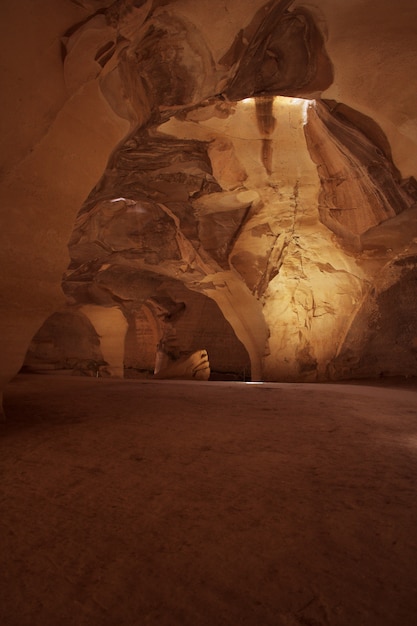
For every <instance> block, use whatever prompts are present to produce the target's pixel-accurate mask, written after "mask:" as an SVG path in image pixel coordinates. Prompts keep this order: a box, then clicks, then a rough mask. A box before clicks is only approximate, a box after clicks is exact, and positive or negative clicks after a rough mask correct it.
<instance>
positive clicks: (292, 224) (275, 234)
mask: <svg viewBox="0 0 417 626" xmlns="http://www.w3.org/2000/svg"><path fill="white" fill-rule="evenodd" d="M52 4H53V3H52V2H50V1H49V0H43V2H42V4H41V5H39V6H37V7H36V9H35V8H33V7H32V5H29V4H28V10H27V11H26V12H25V11H24V10H22V7H21V6H20V5H19V7H17V6H16V5H15V3H12V2H11V1H9V0H8V1H7V2H6V3H5V4H4V5H3V8H2V11H3V12H4V16H5V19H4V20H2V24H3V27H4V30H5V32H4V33H3V36H2V39H1V45H2V46H4V54H3V55H2V59H3V61H2V71H3V76H4V81H5V85H6V88H5V89H3V90H2V98H3V102H4V106H3V107H2V110H3V111H4V115H3V117H2V122H3V124H4V133H3V137H4V142H3V146H4V153H3V154H2V166H3V178H2V187H1V202H2V206H3V207H4V213H5V219H4V224H3V225H2V226H3V228H2V230H1V237H2V240H1V241H2V245H1V246H0V248H1V254H2V267H3V268H4V270H5V271H4V272H3V275H2V297H3V299H4V304H3V305H2V308H1V324H2V330H3V333H4V337H3V338H2V345H1V348H2V368H3V370H2V371H3V373H2V374H1V376H2V377H3V380H6V379H7V378H8V377H9V376H10V375H12V374H13V373H14V372H15V371H16V370H17V369H18V367H19V365H20V363H21V362H22V359H23V354H24V352H25V349H26V347H27V345H28V344H29V341H30V339H31V337H32V336H33V334H34V333H35V331H36V329H37V328H39V327H40V325H41V324H42V322H43V321H44V320H45V318H46V317H47V316H48V314H50V313H51V312H53V311H54V310H58V309H60V308H61V307H62V304H63V299H62V295H61V294H60V290H59V282H60V277H61V275H62V273H63V272H64V270H65V267H66V266H68V260H67V255H66V250H65V246H66V242H67V241H68V240H69V241H70V255H71V262H70V264H69V267H68V270H67V272H66V274H65V277H64V292H65V294H66V296H67V297H68V298H69V301H70V303H71V304H72V305H73V306H74V305H75V306H79V305H81V306H95V307H104V311H103V316H105V311H106V309H109V308H113V307H117V308H118V309H119V311H120V312H122V313H123V316H124V318H125V322H126V328H132V327H133V326H134V325H135V324H136V322H135V321H134V319H135V316H136V315H137V312H138V311H139V310H140V308H141V307H142V306H148V307H149V306H152V305H151V304H150V302H151V301H152V300H153V301H155V302H157V305H156V306H160V305H161V298H166V291H167V289H168V287H169V290H170V295H169V298H170V300H171V301H172V304H171V305H169V307H168V314H170V313H169V311H170V310H171V308H172V307H174V308H175V306H176V305H178V304H179V303H180V302H184V298H183V292H184V290H186V291H189V292H190V293H196V294H199V295H200V296H201V297H209V298H210V299H211V300H212V301H213V303H215V304H216V305H217V307H218V310H219V311H221V313H222V314H223V316H224V318H225V320H227V323H228V328H229V331H228V336H229V337H230V341H231V342H232V343H233V342H234V345H237V344H236V342H237V341H239V342H240V344H238V345H242V346H244V348H241V350H242V352H241V354H242V355H249V358H250V363H251V369H252V376H253V377H255V378H265V377H267V378H272V379H276V378H286V379H300V378H301V379H305V378H307V379H309V380H310V379H320V378H323V377H324V378H325V377H326V376H328V375H329V373H330V372H331V371H332V372H333V374H332V375H334V376H339V375H342V374H343V372H345V366H343V367H342V365H340V367H336V361H335V357H336V355H337V363H341V361H340V360H339V359H340V358H341V355H342V354H343V353H344V352H343V351H344V349H345V348H344V346H345V342H346V341H350V339H349V338H350V337H351V335H350V334H349V333H351V332H352V333H354V334H355V333H357V331H354V328H356V326H355V324H356V322H355V319H356V316H357V314H358V315H359V317H358V320H357V323H358V324H359V319H361V316H362V315H363V311H364V308H363V307H364V306H365V307H366V305H365V303H366V302H368V300H369V298H372V297H374V296H372V295H371V294H372V289H373V285H374V283H375V285H377V286H375V289H376V292H375V293H377V294H379V296H378V297H376V296H375V299H374V301H372V307H377V308H378V311H380V313H381V315H382V317H383V318H384V319H385V318H386V319H387V320H388V319H391V320H392V323H393V324H394V327H396V319H397V318H398V319H400V318H402V317H405V318H407V319H408V318H409V316H410V315H411V313H409V312H408V308H409V307H413V304H412V300H410V298H405V299H404V303H403V304H402V305H401V306H403V307H405V309H404V311H403V312H402V313H401V315H399V316H397V317H396V318H395V319H392V312H391V310H390V309H389V307H388V308H387V302H386V301H387V299H388V296H387V297H382V294H391V293H393V294H395V293H397V292H396V289H399V290H400V291H401V287H400V285H401V284H402V283H403V282H404V281H405V282H404V285H405V286H404V288H405V289H406V290H408V289H409V287H407V285H409V283H410V281H411V280H412V279H411V278H410V276H412V271H413V255H412V253H411V248H409V247H407V246H409V245H410V243H407V244H404V247H402V244H401V241H402V236H400V235H399V234H398V232H399V231H398V228H397V230H396V231H395V232H396V235H395V236H394V239H395V246H394V244H392V245H390V242H389V234H388V235H387V234H386V233H387V230H386V229H385V230H381V231H378V232H381V233H382V234H381V236H380V237H382V238H384V240H386V241H387V244H386V247H385V252H383V253H382V252H381V250H380V249H379V248H373V247H372V246H373V245H374V244H373V243H372V241H374V239H372V237H374V235H372V236H371V234H370V233H371V232H373V231H372V229H374V228H376V229H378V228H381V229H382V226H379V225H380V224H383V223H384V221H385V220H386V221H387V222H388V224H391V223H393V224H394V225H395V224H398V222H397V221H396V220H397V219H398V218H399V217H400V216H402V215H403V214H404V215H406V216H409V217H410V228H409V229H407V227H406V226H405V225H404V224H405V223H406V218H404V220H403V221H402V227H401V229H402V230H405V231H406V230H412V228H411V225H412V224H413V223H414V214H413V212H412V207H413V203H414V202H415V199H416V185H415V182H414V180H413V179H412V178H410V176H413V175H416V174H417V170H416V169H415V163H416V162H417V161H416V154H417V135H416V128H417V118H416V112H415V106H414V90H415V85H414V83H413V80H412V79H411V78H410V77H411V76H414V66H415V58H416V55H417V38H416V37H415V24H416V19H415V17H416V11H417V8H416V6H415V3H414V2H413V1H412V0H401V2H400V3H399V4H398V10H396V11H395V12H394V11H393V9H392V5H391V3H388V2H386V1H385V0H384V1H383V2H381V3H379V6H378V12H377V14H376V12H375V9H374V5H373V3H371V2H370V0H367V1H363V0H361V1H359V0H353V1H351V2H346V0H336V1H335V0H314V1H313V2H309V3H308V4H307V3H303V2H302V1H301V0H296V1H294V2H289V1H282V2H278V1H277V2H269V3H264V2H263V1H261V0H256V1H255V2H253V1H249V0H239V1H237V0H228V2H224V1H222V0H216V2H208V1H206V0H204V1H202V2H199V3H195V2H190V1H189V0H176V2H170V1H169V0H160V1H156V0H155V1H154V2H152V1H151V0H148V1H147V2H133V1H130V0H123V1H121V0H117V1H115V2H109V1H103V2H100V1H97V2H95V1H93V0H88V1H87V0H85V1H80V2H78V1H77V2H70V1H69V0H65V1H64V2H63V4H62V7H60V11H59V13H58V14H57V11H56V10H55V5H54V7H52ZM51 7H52V8H51ZM12 33H13V41H12ZM16 33H18V34H17V35H15V34H16ZM16 36H17V38H18V39H17V40H16V38H15V37H16ZM16 47H17V48H18V49H19V50H20V54H19V55H15V54H12V52H11V51H12V50H14V49H16ZM282 95H289V96H292V97H299V96H303V97H305V98H308V99H314V100H315V101H316V103H317V104H316V105H315V106H311V107H309V110H308V111H307V110H306V107H305V106H303V105H302V103H301V104H300V105H299V106H298V105H297V106H298V108H297V106H295V102H293V105H294V106H293V105H291V106H290V105H289V104H285V103H284V102H283V101H279V100H278V99H277V98H276V97H277V96H282ZM252 96H256V98H255V100H250V101H246V99H247V98H250V97H252ZM274 98H275V99H274ZM322 99H323V101H322V102H321V100H322ZM238 101H239V102H238ZM278 102H280V104H279V105H278ZM306 115H307V117H308V120H309V121H308V124H307V126H305V127H304V126H303V125H304V123H305V121H306V118H305V116H306ZM303 130H305V131H306V135H307V147H306V143H305V140H304V132H303ZM106 162H107V166H106ZM103 172H104V174H103ZM97 181H98V182H97ZM120 198H122V199H120ZM80 207H82V208H81V211H80V212H79V215H78V217H77V220H76V224H75V228H73V221H74V217H75V215H76V213H77V211H78V209H79V208H80ZM401 229H400V230H401ZM71 231H72V234H71ZM384 233H385V234H384ZM375 236H376V237H377V238H378V235H375ZM397 257H398V258H397ZM405 258H406V259H407V262H406V263H407V268H408V270H409V271H410V272H411V274H409V273H407V272H405V270H403V271H401V272H400V271H399V270H398V262H399V263H400V264H401V263H405V261H404V259H405ZM401 267H402V266H401ZM392 268H396V269H395V271H394V270H392ZM392 276H395V280H394V279H392ZM391 279H392V280H394V282H391ZM384 281H385V282H384ZM395 285H398V287H396V286H395ZM176 290H177V292H176ZM180 291H181V298H180V297H179V293H180ZM176 293H177V295H176ZM407 293H408V291H407ZM158 298H159V303H158ZM400 301H401V299H400ZM165 304H166V303H165ZM165 304H162V307H164V306H165ZM185 304H186V307H187V303H185ZM153 306H155V305H153ZM191 306H192V304H191V300H190V302H189V303H188V310H189V309H190V307H191ZM369 306H371V304H369ZM148 310H151V309H148ZM155 310H156V309H155ZM186 310H187V308H186ZM216 310H217V309H216ZM152 314H153V315H154V313H152ZM164 315H165V317H166V315H167V313H164ZM410 319H411V318H410ZM387 323H388V322H387ZM410 323H411V322H410ZM164 324H165V326H164V325H163V326H161V327H160V329H159V340H160V338H161V336H163V335H164V332H165V331H166V332H167V333H169V332H170V331H169V328H168V329H167V328H165V327H166V324H167V322H166V321H164ZM350 329H351V330H350ZM398 332H399V333H400V334H401V332H400V330H398ZM393 333H394V335H395V331H393ZM185 334H186V333H185ZM119 335H120V341H121V343H122V346H121V347H119V348H118V350H117V351H116V352H117V353H118V356H117V358H116V361H117V366H115V367H116V369H118V370H119V371H120V368H121V365H120V364H122V365H123V361H124V360H125V357H123V352H124V349H123V344H124V339H123V337H122V335H123V333H122V332H120V333H119ZM394 335H393V336H394ZM355 336H356V335H355ZM233 337H234V338H236V337H237V339H233ZM355 341H356V340H355ZM375 341H376V340H375ZM375 341H374V342H373V343H372V347H371V346H370V344H369V342H368V343H367V347H366V350H365V348H364V350H362V352H363V354H362V357H361V358H363V359H365V361H364V362H362V361H361V363H362V364H361V372H363V373H364V372H366V371H367V370H366V367H367V366H366V362H367V360H368V361H369V371H370V372H371V371H373V361H374V358H373V352H375V350H376V351H378V350H379V348H378V349H377V348H376V347H375V346H376V344H375ZM381 341H382V338H381ZM393 341H394V342H395V339H393ZM187 342H188V343H192V342H190V341H188V340H187V341H185V343H187ZM400 344H401V345H402V346H403V351H405V352H406V353H407V356H406V358H404V359H402V360H401V359H400V357H399V356H397V357H396V367H394V368H391V369H393V370H395V371H397V369H398V367H400V364H401V361H402V362H403V363H404V368H405V369H407V372H408V373H410V372H412V373H415V362H414V361H413V358H412V355H413V354H414V353H413V352H412V350H411V348H410V346H409V345H408V343H407V341H405V340H404V341H402V343H401V341H400ZM200 345H205V344H200ZM228 345H232V344H231V343H229V344H228ZM355 346H356V347H355V350H356V351H357V350H359V347H358V346H359V343H358V341H356V343H355ZM371 348H372V349H371ZM346 349H347V344H346ZM146 350H148V351H150V347H149V346H148V347H147V348H146ZM176 350H177V351H181V346H176ZM225 350H227V348H225ZM394 352H395V351H394ZM382 353H383V351H382V352H381V354H382ZM392 354H394V353H392ZM395 354H396V353H395ZM366 355H367V356H366ZM132 358H133V357H132V355H131V354H130V356H129V359H132ZM149 358H150V357H147V359H148V361H149ZM378 358H380V360H381V359H382V356H381V357H378ZM384 358H385V357H384ZM245 359H247V356H245ZM405 364H407V365H405ZM230 366H231V364H230ZM245 367H246V366H245ZM227 368H229V365H228V366H227ZM410 368H411V369H410ZM232 369H233V368H232ZM379 369H384V370H385V369H389V368H382V365H381V368H379ZM349 371H350V370H349ZM351 374H352V375H354V372H353V370H352V371H351ZM343 375H344V374H343Z"/></svg>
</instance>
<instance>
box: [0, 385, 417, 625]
mask: <svg viewBox="0 0 417 626" xmlns="http://www.w3.org/2000/svg"><path fill="white" fill-rule="evenodd" d="M5 408H6V410H7V412H8V422H7V423H6V424H5V425H2V426H1V435H2V436H1V458H0V473H1V487H0V507H1V514H0V524H1V525H0V554H1V571H0V596H1V597H0V623H1V625H2V626H70V625H71V626H84V625H89V626H90V625H91V626H145V625H148V624H150V625H152V626H223V625H224V626H245V625H248V626H249V625H250V626H269V625H271V626H272V625H273V626H281V625H282V626H300V625H301V626H306V625H307V626H319V625H323V626H324V625H325V626H388V625H390V626H416V624H417V497H416V496H417V485H416V480H417V392H416V391H415V390H407V389H388V388H372V387H367V386H349V385H348V386H341V385H320V386H313V385H304V384H297V385H284V384H274V385H273V384H265V385H260V384H259V385H257V384H255V385H245V384H243V383H215V382H209V383H180V382H154V381H115V380H109V379H87V378H76V377H58V376H33V375H32V376H30V375H26V376H20V377H18V378H17V379H16V380H15V381H14V382H12V383H11V384H10V385H9V387H8V390H7V393H6V399H5Z"/></svg>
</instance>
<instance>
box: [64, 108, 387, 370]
mask: <svg viewBox="0 0 417 626" xmlns="http://www.w3.org/2000/svg"><path fill="white" fill-rule="evenodd" d="M316 106H317V105H316V103H314V102H309V101H307V100H303V99H296V98H292V99H288V98H279V97H277V98H270V97H269V98H268V97H263V99H262V100H261V101H260V102H259V101H257V100H256V99H245V100H244V101H241V102H236V103H225V102H224V101H222V100H213V101H211V102H209V103H207V104H205V105H202V106H200V107H197V108H195V107H192V108H191V109H190V110H189V111H182V112H181V114H180V115H175V116H170V117H169V119H168V120H167V121H165V122H163V123H161V124H158V125H154V126H152V127H148V128H147V130H146V132H144V131H143V130H142V129H141V130H139V131H138V133H137V134H136V135H134V136H132V137H131V138H130V139H129V140H128V142H127V143H126V144H125V145H124V146H122V147H121V148H120V150H119V151H118V152H117V153H115V155H114V156H113V157H112V159H111V161H110V163H109V168H108V169H107V172H106V175H105V176H104V177H103V179H102V180H101V181H100V183H99V184H98V185H97V187H96V189H95V190H94V191H93V192H92V193H91V195H90V197H89V198H88V200H87V202H86V204H85V205H84V207H83V208H82V210H81V212H80V215H79V217H78V220H77V222H76V227H75V229H74V233H73V236H72V238H71V241H70V252H71V256H72V259H73V261H72V265H71V268H70V270H69V271H68V272H67V274H66V276H65V280H64V290H65V292H66V293H67V295H68V296H70V297H71V298H72V299H74V300H75V301H76V302H78V303H80V302H94V303H95V304H101V305H103V306H109V305H110V304H112V303H114V302H116V301H117V302H118V303H119V305H120V306H122V309H123V310H124V311H125V313H126V315H127V316H129V315H131V311H132V310H134V309H140V307H141V306H142V305H143V304H144V305H145V306H147V305H146V303H147V302H149V301H152V299H155V298H156V300H157V301H158V297H161V294H164V293H166V290H167V289H168V288H169V290H170V298H171V301H172V303H175V302H177V303H178V302H179V301H180V302H185V301H187V297H186V296H185V295H184V294H186V292H187V289H188V290H189V291H191V293H192V292H199V293H200V294H204V295H205V296H207V297H209V298H210V299H212V300H214V301H215V302H216V303H217V305H218V307H219V309H220V311H221V312H222V313H223V315H224V318H225V319H226V320H227V321H228V322H229V324H230V326H231V328H232V329H233V331H234V334H235V335H236V337H237V338H238V339H239V340H240V342H241V343H242V344H243V345H244V346H245V347H246V350H247V352H248V353H249V355H250V358H251V367H252V375H253V376H254V377H256V378H262V379H270V380H282V379H284V380H322V379H325V378H326V377H327V376H328V367H329V364H330V363H332V361H333V360H334V358H335V356H336V353H337V350H338V347H339V345H340V343H341V341H342V339H343V338H344V336H345V334H346V332H347V331H348V328H349V324H350V323H351V319H352V316H354V314H355V312H356V311H357V310H358V308H359V306H360V304H361V302H362V299H363V295H364V293H365V292H366V290H367V276H366V274H365V273H364V271H363V269H362V268H361V267H360V265H359V264H358V262H357V259H356V258H355V255H354V254H353V253H352V252H350V251H349V250H347V249H344V247H343V244H344V242H343V240H340V241H338V240H337V239H336V238H335V236H334V234H333V233H332V231H331V230H330V229H329V228H328V227H327V226H326V225H324V224H323V222H322V221H321V219H320V217H321V216H320V209H319V200H318V198H319V196H320V194H321V193H322V186H321V182H320V177H319V175H318V170H317V167H316V164H315V163H314V162H313V160H312V158H311V155H310V152H309V150H308V148H307V144H306V139H305V129H306V124H307V123H308V120H309V117H310V116H315V117H317V115H318V114H317V112H316ZM307 128H308V126H307ZM323 137H324V139H323V140H325V141H328V142H329V143H330V144H331V145H332V141H333V142H334V141H335V140H334V139H332V137H331V136H324V135H323ZM341 145H342V146H343V144H341ZM225 153H226V154H227V158H226V159H225V158H224V154H225ZM348 157H349V154H348V155H347V156H346V154H344V153H343V151H342V154H341V156H340V159H341V160H342V161H343V159H344V161H343V163H344V167H345V169H346V176H347V177H348V176H352V171H353V168H352V167H351V165H350V161H349V158H348ZM368 182H369V181H368ZM369 184H371V183H369ZM365 188H366V181H365V182H364V189H365ZM119 194H121V195H119ZM125 196H127V197H125ZM357 199H359V201H360V202H361V203H362V205H363V207H364V208H363V214H364V220H369V221H370V223H374V222H373V220H374V213H373V205H369V206H368V208H367V207H366V204H365V203H366V200H367V196H366V193H365V191H363V190H360V191H359V192H358V197H357ZM381 204H382V202H381ZM347 210H348V208H347ZM381 210H383V204H382V209H381ZM367 215H368V217H367ZM365 223H366V222H365ZM345 228H346V231H347V232H348V234H349V235H354V234H355V233H356V231H355V229H354V228H353V229H350V230H349V225H347V226H346V227H345ZM346 244H350V236H347V237H346ZM184 287H186V289H185V290H184ZM180 293H181V297H180ZM190 296H191V294H190ZM188 300H189V302H188V304H187V305H185V308H187V306H188V307H189V308H190V309H191V311H192V310H193V303H192V298H191V297H190V298H188ZM196 313H197V311H196ZM199 319H200V324H201V325H202V326H203V327H204V328H206V329H210V325H211V322H210V320H207V319H206V320H204V319H203V318H201V317H200V318H199ZM171 326H172V325H171ZM186 335H187V332H185V333H184V336H186ZM174 343H175V342H174ZM170 349H171V352H172V346H171V348H170ZM174 356H175V355H174ZM177 356H179V352H178V350H177ZM223 358H224V359H225V360H227V352H226V351H225V352H224V356H223ZM220 360H221V359H220Z"/></svg>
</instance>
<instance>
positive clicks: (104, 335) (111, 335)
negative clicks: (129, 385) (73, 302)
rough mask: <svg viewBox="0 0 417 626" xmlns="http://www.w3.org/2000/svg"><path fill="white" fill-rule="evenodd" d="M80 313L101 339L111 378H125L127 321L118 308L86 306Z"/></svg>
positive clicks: (102, 350)
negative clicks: (124, 362)
mask: <svg viewBox="0 0 417 626" xmlns="http://www.w3.org/2000/svg"><path fill="white" fill-rule="evenodd" d="M80 311H81V312H82V313H83V314H84V315H85V316H86V317H87V318H88V319H89V320H90V322H91V324H92V325H93V327H94V329H95V330H96V332H97V334H98V335H99V337H100V347H101V352H102V355H103V359H104V361H105V362H106V364H107V365H106V369H107V371H108V372H109V374H110V375H111V376H116V377H120V378H123V375H124V368H123V361H124V345H125V337H126V331H127V321H126V318H125V316H124V315H123V313H122V312H121V311H120V309H119V308H117V307H102V306H94V305H91V304H86V305H84V306H83V307H81V309H80Z"/></svg>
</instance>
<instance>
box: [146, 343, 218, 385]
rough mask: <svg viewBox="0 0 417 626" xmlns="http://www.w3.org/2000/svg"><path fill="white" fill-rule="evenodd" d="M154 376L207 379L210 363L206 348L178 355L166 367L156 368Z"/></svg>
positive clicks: (160, 377) (161, 377)
mask: <svg viewBox="0 0 417 626" xmlns="http://www.w3.org/2000/svg"><path fill="white" fill-rule="evenodd" d="M154 378H158V379H165V380H167V379H181V380H208V379H209V378H210V363H209V358H208V354H207V351H206V350H197V352H194V353H193V354H190V355H189V356H183V357H180V358H179V359H178V360H177V361H174V362H173V363H170V364H169V365H168V366H167V367H164V368H163V369H160V370H158V372H157V373H155V375H154Z"/></svg>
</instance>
